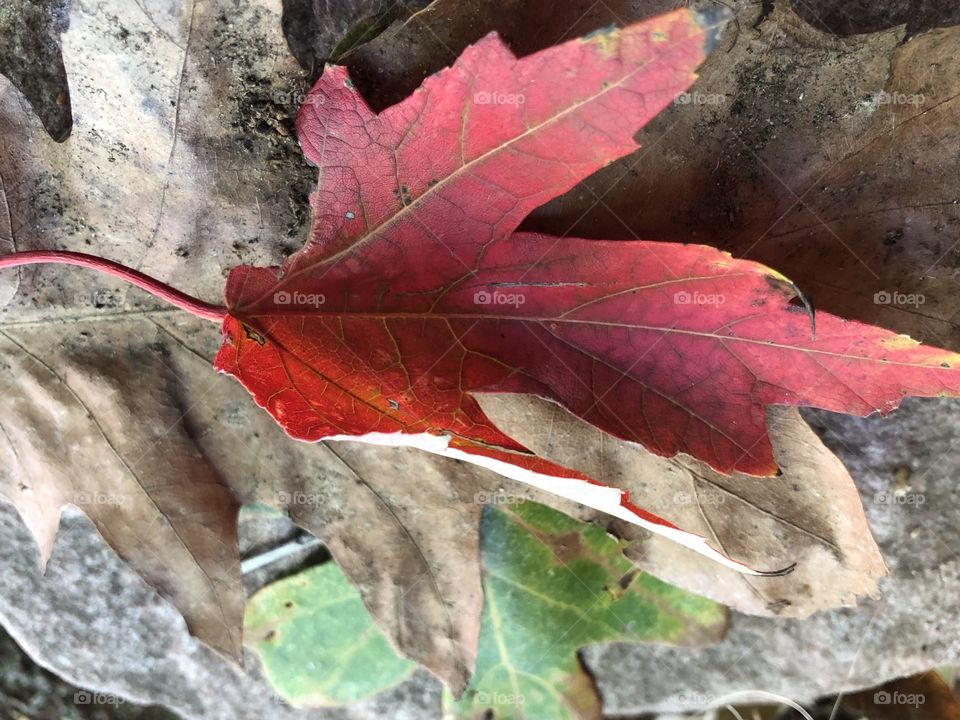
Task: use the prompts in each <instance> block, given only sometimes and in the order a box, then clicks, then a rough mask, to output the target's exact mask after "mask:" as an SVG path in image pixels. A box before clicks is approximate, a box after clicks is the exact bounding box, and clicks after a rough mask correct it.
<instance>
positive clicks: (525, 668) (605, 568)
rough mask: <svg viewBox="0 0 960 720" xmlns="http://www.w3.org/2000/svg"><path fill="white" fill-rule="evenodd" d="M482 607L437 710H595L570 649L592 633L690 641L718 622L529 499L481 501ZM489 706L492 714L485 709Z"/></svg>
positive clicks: (569, 715)
mask: <svg viewBox="0 0 960 720" xmlns="http://www.w3.org/2000/svg"><path fill="white" fill-rule="evenodd" d="M481 538H482V540H481V542H482V554H483V589H484V609H483V622H482V626H481V630H480V644H479V649H478V656H477V668H476V673H475V674H474V677H473V680H472V681H471V683H470V686H469V687H468V689H467V691H466V693H465V694H464V695H463V697H462V698H461V699H460V701H455V700H454V699H453V696H452V695H450V694H449V693H446V695H445V700H444V703H445V706H446V707H445V710H446V713H447V714H446V715H445V716H446V717H455V718H464V719H466V718H470V719H471V720H474V719H477V718H485V719H488V720H489V719H490V718H496V720H514V719H517V720H519V719H520V718H523V719H524V720H541V719H542V720H586V719H587V718H599V717H600V714H601V707H600V698H599V695H598V694H597V691H596V688H595V686H594V684H593V681H592V679H591V678H590V676H589V674H588V673H587V672H586V671H585V670H584V668H583V666H582V665H581V664H580V661H579V659H578V657H577V650H579V649H580V648H582V647H583V646H585V645H589V644H591V643H599V642H631V641H639V642H656V643H669V644H674V645H696V644H705V643H710V642H716V641H718V640H720V639H721V638H722V637H723V634H724V632H725V630H726V624H727V615H726V609H725V608H724V607H723V606H721V605H718V604H716V603H714V602H712V601H709V600H706V599H704V598H701V597H698V596H696V595H692V594H690V593H688V592H685V591H683V590H679V589H677V588H674V587H672V586H670V585H667V584H665V583H663V582H661V581H659V580H657V579H656V578H654V577H653V576H651V575H647V574H643V573H639V572H637V571H634V569H633V568H632V566H631V564H630V562H629V561H628V560H627V559H626V558H624V556H623V554H622V549H623V546H622V544H621V542H620V541H618V540H617V539H615V538H614V537H612V536H610V535H608V534H607V533H606V532H605V531H604V530H603V529H602V528H601V527H599V526H597V525H590V524H585V523H581V522H578V521H576V520H574V519H572V518H570V517H567V516H566V515H563V514H562V513H559V512H557V511H555V510H552V509H550V508H547V507H545V506H543V505H539V504H536V503H530V502H527V503H522V504H517V505H509V506H500V507H496V508H495V507H492V506H488V507H486V508H485V509H484V514H483V521H482V526H481ZM491 711H492V714H491Z"/></svg>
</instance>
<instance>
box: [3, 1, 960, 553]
mask: <svg viewBox="0 0 960 720" xmlns="http://www.w3.org/2000/svg"><path fill="white" fill-rule="evenodd" d="M714 32H715V28H713V27H711V25H710V23H709V22H708V21H705V20H704V18H703V16H701V15H698V14H697V13H694V12H691V11H689V10H680V11H677V12H674V13H671V14H669V15H665V16H662V17H659V18H655V19H653V20H650V21H647V22H644V23H639V24H636V25H631V26H628V27H626V28H624V29H621V30H608V31H603V32H600V33H596V34H594V35H592V36H590V37H588V38H584V39H579V40H574V41H572V42H568V43H565V44H563V45H560V46H558V47H555V48H552V49H549V50H547V51H544V52H541V53H537V54H535V55H532V56H530V57H527V58H523V59H520V60H518V59H516V58H515V57H514V56H513V55H512V54H511V53H510V52H509V50H508V49H507V48H506V47H505V46H504V45H503V44H502V43H501V42H500V40H499V39H498V38H497V37H496V35H490V36H488V37H486V38H484V39H483V40H481V41H480V42H479V43H477V44H476V45H475V46H473V47H470V48H468V49H467V50H466V51H464V53H463V55H461V57H460V58H459V59H458V60H457V62H456V63H455V64H454V65H453V66H452V67H450V68H448V69H446V70H444V71H442V72H440V73H438V74H436V75H434V76H432V77H430V78H429V79H428V80H427V81H426V82H425V83H424V84H423V86H422V87H421V88H420V89H419V90H417V91H416V92H415V93H414V94H413V95H412V96H411V97H409V98H408V99H407V100H405V101H404V102H402V103H400V104H398V105H396V106H394V107H391V108H389V109H387V110H386V111H384V112H383V113H381V114H379V115H377V114H374V113H373V112H372V111H371V110H370V109H369V107H368V106H367V105H366V103H365V102H364V100H363V99H362V97H361V96H360V95H359V94H358V93H357V91H356V90H355V89H354V87H353V85H352V83H351V82H350V80H349V77H348V76H347V73H346V71H345V70H344V69H343V68H340V67H328V68H327V69H326V71H325V72H324V74H323V76H322V77H321V79H320V80H319V81H318V82H317V84H316V85H315V87H314V88H313V89H312V91H311V92H310V94H309V96H308V98H307V100H306V102H305V104H304V106H303V108H302V110H301V112H300V115H299V117H298V129H299V133H300V140H301V144H302V146H303V148H304V151H305V153H306V155H307V157H308V159H309V160H310V161H311V162H313V163H314V164H315V165H316V166H317V167H318V168H319V169H320V178H319V185H318V189H317V192H316V193H315V194H314V195H313V197H312V205H313V211H314V217H313V227H312V230H311V236H310V239H309V241H308V243H307V244H306V246H305V247H304V248H303V249H302V250H301V251H300V252H298V253H296V254H295V255H293V256H292V257H291V258H290V259H289V260H288V261H287V262H286V263H284V265H283V266H282V267H279V268H258V267H250V266H241V267H238V268H235V269H234V270H233V271H232V272H231V274H230V277H229V280H228V283H227V287H226V292H225V297H226V303H227V309H226V310H225V309H223V308H218V307H215V306H210V305H207V304H205V303H200V302H198V301H196V300H193V299H192V298H189V297H186V296H184V295H182V294H181V293H178V292H176V291H173V290H172V289H170V288H167V287H166V286H162V284H161V283H158V282H157V281H155V280H153V279H151V278H148V277H146V276H143V275H141V274H139V273H136V272H134V271H131V270H129V269H126V268H122V267H119V266H116V265H115V264H114V263H111V262H110V261H106V260H103V259H97V258H91V257H90V256H84V255H81V254H75V253H57V252H48V253H20V254H16V255H13V256H8V257H5V258H0V267H7V266H14V265H22V264H27V263H31V262H67V263H73V264H78V265H86V266H89V267H99V268H101V269H104V270H107V271H108V272H112V273H113V274H117V275H121V276H123V277H125V278H126V279H128V280H130V281H131V282H134V283H135V284H137V285H140V286H141V287H145V288H147V289H149V290H151V291H152V292H154V293H156V294H159V295H161V296H163V297H165V298H166V299H167V300H169V301H171V302H173V303H174V304H176V305H178V306H180V307H184V308H186V309H188V310H190V311H191V312H193V313H194V314H198V315H202V316H204V317H209V318H211V319H215V320H217V321H221V320H222V321H223V332H224V336H225V341H224V345H223V347H222V348H221V350H220V352H219V353H218V355H217V358H216V361H215V366H216V368H217V369H219V370H221V371H223V372H226V373H229V374H231V375H233V376H235V377H236V378H237V379H239V380H240V382H241V383H243V385H244V386H245V387H246V388H247V389H248V390H249V391H250V392H251V394H252V395H253V396H254V398H255V399H256V401H257V403H258V404H259V405H261V406H262V407H264V408H266V409H267V410H268V411H269V412H270V413H271V414H272V415H273V416H274V417H275V418H276V420H277V422H278V423H279V424H280V425H281V426H282V427H283V428H284V429H285V430H286V431H287V433H288V434H289V435H291V436H293V437H295V438H298V439H301V440H307V441H318V440H321V439H352V440H362V441H366V442H373V443H382V444H392V445H409V446H414V447H420V448H423V449H426V450H429V451H431V452H435V453H439V454H443V455H447V456H451V457H456V458H460V459H463V460H467V461H470V462H474V463H478V464H481V465H486V466H488V467H491V468H493V469H495V470H496V471H498V472H500V473H501V474H503V475H505V476H508V477H511V478H514V479H517V480H520V481H523V482H527V483H530V484H532V485H535V486H537V487H540V488H542V489H545V490H548V491H550V492H553V493H556V494H558V495H562V496H564V497H567V498H571V499H574V500H577V501H579V502H582V503H583V504H586V505H589V506H591V507H594V508H597V509H600V510H604V511H606V512H608V513H610V514H612V515H615V516H617V517H620V518H622V519H625V520H628V521H630V522H634V523H636V524H638V525H641V526H643V527H647V528H649V529H651V530H654V531H656V532H659V533H662V534H665V535H667V536H669V537H671V538H673V539H675V540H677V541H678V542H681V543H683V544H685V545H687V546H689V547H692V548H694V549H696V550H697V551H699V552H702V553H704V554H706V555H709V556H711V557H713V558H714V559H717V560H718V561H720V562H723V563H724V564H727V565H730V566H732V567H735V568H737V569H740V570H745V571H750V570H749V569H748V568H745V567H744V566H742V565H740V564H739V563H737V562H735V561H732V560H730V559H728V558H726V557H725V556H724V555H722V554H721V553H719V552H718V551H716V550H714V549H713V548H712V547H710V546H709V545H708V544H707V543H706V541H705V540H704V539H703V538H700V537H698V536H695V535H691V534H689V533H685V532H683V531H682V530H680V529H679V528H676V527H675V526H673V525H671V524H670V523H668V522H666V521H664V520H662V519H660V518H658V517H656V516H654V515H651V514H650V513H647V512H645V511H643V510H641V509H640V508H638V507H637V506H635V505H633V504H631V503H630V501H629V499H628V498H627V497H626V494H625V493H622V492H621V491H620V490H618V489H616V488H610V487H604V486H601V485H599V484H598V483H596V482H594V481H592V480H591V479H590V478H588V477H586V476H585V475H582V474H581V473H578V472H576V471H573V470H570V469H568V468H564V467H561V466H559V465H557V464H555V463H552V462H550V461H549V460H546V459H544V458H541V457H538V456H536V455H534V454H533V453H531V452H529V451H528V450H527V449H526V448H524V447H523V446H522V445H520V444H519V443H517V442H515V441H514V440H512V439H511V438H510V437H508V436H507V435H505V434H504V433H503V432H501V431H500V430H499V429H498V428H497V427H496V426H495V425H494V424H493V423H492V422H491V421H490V420H489V419H488V418H487V417H486V416H485V415H484V413H483V412H482V410H481V409H480V406H479V404H478V403H477V401H476V399H475V397H474V396H475V395H476V394H477V393H481V392H516V393H533V394H537V395H540V396H542V397H545V398H548V399H550V400H553V401H555V402H557V403H560V404H561V405H563V406H564V407H566V408H567V409H569V410H570V411H571V412H573V413H575V414H577V415H579V416H580V417H582V418H584V419H585V420H587V421H589V422H591V423H593V424H594V425H596V426H597V427H599V428H601V429H602V430H604V431H606V432H608V433H610V434H612V435H615V436H617V437H620V438H623V439H626V440H632V441H635V442H639V443H642V444H643V445H644V446H646V447H647V448H649V449H650V450H651V451H653V452H655V453H658V454H660V455H664V456H672V455H675V454H677V453H680V452H683V453H687V454H689V455H691V456H694V457H696V458H698V459H700V460H703V461H704V462H706V463H708V464H709V465H711V466H712V467H713V468H715V469H717V470H720V471H722V472H730V471H733V470H739V471H742V472H746V473H751V474H755V475H770V474H773V473H775V472H776V469H777V468H776V463H775V461H774V458H773V454H772V450H771V445H770V441H769V438H768V436H767V430H766V426H765V422H764V420H765V408H766V406H768V405H772V404H783V405H807V406H815V407H820V408H826V409H829V410H834V411H837V412H844V413H852V414H857V415H862V416H865V415H868V414H871V413H874V412H881V413H886V412H888V411H890V410H891V409H893V408H894V407H896V406H897V405H898V404H899V402H900V400H901V398H902V397H904V396H907V395H918V396H931V395H946V394H949V395H955V394H957V393H958V391H960V372H958V370H957V367H958V364H960V356H958V355H956V354H954V353H949V352H946V351H943V350H938V349H934V348H929V347H924V346H921V345H919V344H917V343H916V342H914V341H913V340H910V339H909V338H906V337H905V336H900V335H895V334H893V333H890V332H887V331H885V330H882V329H879V328H875V327H871V326H868V325H863V324H859V323H854V322H846V321H844V320H842V319H840V318H837V317H833V316H830V315H825V314H818V315H817V317H816V332H815V333H814V332H813V323H812V320H813V314H812V310H810V309H809V308H807V307H804V306H803V305H802V304H797V303H795V302H794V301H795V300H797V297H798V294H797V293H796V290H795V288H794V287H793V285H792V284H791V283H790V282H789V281H788V280H786V278H784V277H783V276H781V275H780V274H778V273H777V272H775V271H773V270H771V269H769V268H766V267H764V266H761V265H758V264H756V263H752V262H748V261H743V260H734V259H732V258H731V257H730V256H729V255H726V254H724V253H721V252H719V251H717V250H714V249H711V248H708V247H703V246H694V245H674V244H665V243H655V242H641V241H597V240H583V239H578V238H567V237H549V236H545V235H539V234H532V233H517V232H516V228H517V226H518V225H519V223H520V222H521V220H523V218H524V217H525V216H526V215H527V214H528V213H529V212H530V211H531V210H533V209H534V208H536V207H537V206H539V205H541V204H543V203H544V202H546V201H548V200H550V199H551V198H553V197H555V196H557V195H559V194H561V193H563V192H565V191H566V190H568V189H570V188H571V187H573V186H574V185H575V184H577V183H578V182H579V181H580V180H582V179H583V178H584V177H586V176H587V175H589V174H590V173H592V172H594V171H596V170H597V169H599V168H600V167H602V166H603V165H605V164H606V163H609V162H611V161H612V160H614V159H616V158H619V157H621V156H623V155H625V154H627V153H629V152H631V151H633V150H635V149H636V143H635V142H634V140H633V135H634V133H635V132H636V131H637V130H638V129H639V128H640V127H641V126H642V125H643V124H644V123H646V122H647V121H648V120H650V119H651V118H652V117H653V116H654V115H656V114H657V113H658V112H659V111H660V110H662V109H663V108H664V107H665V106H666V105H668V104H669V103H670V102H671V101H672V100H673V99H674V98H675V97H676V96H677V95H678V94H679V93H681V92H683V91H684V90H685V89H686V88H687V87H688V86H689V85H690V84H691V83H692V82H693V80H694V78H695V75H694V69H695V68H696V67H697V65H698V64H699V63H700V62H701V61H702V59H703V57H704V53H705V52H706V50H707V48H708V46H709V45H710V44H711V42H712V36H713V34H714ZM750 572H752V571H750Z"/></svg>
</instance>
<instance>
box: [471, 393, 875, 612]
mask: <svg viewBox="0 0 960 720" xmlns="http://www.w3.org/2000/svg"><path fill="white" fill-rule="evenodd" d="M480 403H481V406H482V407H483V410H484V412H485V413H487V415H488V417H490V418H491V419H492V420H493V421H494V422H495V423H497V425H498V426H499V427H503V428H506V429H507V430H506V431H507V432H510V433H511V434H512V436H513V437H516V438H518V439H519V440H520V442H521V443H523V444H524V445H525V446H527V447H528V448H530V449H531V450H533V451H534V452H536V453H538V454H541V455H543V456H545V457H548V458H550V459H552V460H554V461H556V462H559V463H563V464H564V465H567V466H568V467H572V468H575V469H577V470H580V471H582V472H585V473H588V474H589V475H590V477H593V478H596V479H597V480H599V481H600V482H602V483H605V484H609V485H613V486H615V487H619V488H622V489H624V490H627V491H629V492H630V496H631V498H634V499H635V500H636V501H638V502H640V503H641V504H642V505H643V507H649V508H651V512H654V513H657V514H658V515H660V516H661V517H664V518H666V519H667V520H670V521H671V522H673V523H675V524H677V525H679V526H680V527H683V528H690V529H691V530H692V532H695V533H697V534H699V535H702V536H704V537H706V538H708V539H710V540H711V541H712V542H714V543H716V545H717V547H719V548H722V549H723V550H724V552H726V553H728V554H729V555H730V556H731V557H735V558H738V559H743V560H744V561H745V562H748V563H750V564H751V566H752V567H759V568H763V569H770V570H773V569H777V568H782V567H786V566H788V565H792V564H794V563H796V565H797V567H796V569H795V570H794V572H792V573H791V574H789V575H786V576H783V577H770V578H757V577H748V576H745V575H741V574H739V573H737V572H733V571H730V570H727V569H726V568H713V567H711V565H712V563H710V562H709V561H705V560H704V559H703V558H700V557H697V555H696V553H693V552H691V551H690V550H687V549H686V548H681V547H679V546H677V545H676V543H671V542H668V541H667V542H665V541H663V540H662V539H661V538H658V537H654V536H653V535H651V534H650V533H646V532H644V531H643V530H640V529H639V528H635V527H630V526H628V524H626V523H622V522H620V521H610V520H609V519H608V518H605V517H602V516H601V515H600V514H599V513H595V512H593V511H586V514H580V515H579V516H580V517H581V518H584V519H587V518H589V519H592V520H596V521H597V522H601V523H608V524H610V525H611V527H612V528H613V529H614V532H615V534H617V535H618V536H620V537H623V538H626V539H630V540H634V542H633V543H632V544H631V546H630V547H629V548H628V550H627V556H628V557H631V558H632V559H633V560H635V562H636V563H637V565H639V566H640V567H641V568H643V569H644V570H646V571H648V572H650V573H652V574H654V575H656V576H657V577H659V578H661V579H663V580H665V581H667V582H669V583H672V584H674V585H678V586H680V587H682V588H685V589H687V590H691V591H693V592H696V593H699V594H701V595H705V596H706V597H710V598H712V599H714V600H717V601H719V602H722V603H724V604H726V605H729V606H731V607H733V608H736V609H737V610H740V611H741V612H748V613H751V614H754V615H782V616H785V617H806V616H808V615H810V614H811V613H812V612H814V611H816V610H822V609H826V608H832V607H837V606H839V605H851V604H855V603H856V600H857V598H858V597H860V596H864V595H874V594H876V592H877V580H878V578H880V577H882V576H884V575H885V574H886V566H885V565H884V563H883V558H882V557H881V555H880V550H879V548H878V547H877V545H876V542H874V540H873V537H872V535H871V534H870V528H869V527H868V526H867V521H866V518H865V516H864V513H863V506H862V505H861V503H860V496H859V494H858V493H857V488H856V486H855V485H854V483H853V479H852V478H851V477H850V474H849V473H848V472H847V470H846V468H844V467H843V464H842V463H841V462H840V460H839V459H837V457H836V456H835V455H834V454H833V453H832V452H830V451H829V450H828V449H827V448H826V447H825V446H824V445H823V443H822V442H820V439H819V438H818V437H817V436H816V435H815V434H814V432H813V431H812V430H811V429H810V428H809V426H808V425H807V424H806V422H804V420H803V418H801V417H800V413H799V412H798V411H797V410H796V409H794V408H784V407H772V408H770V410H769V411H768V414H767V426H768V428H769V431H770V436H771V437H772V438H773V443H774V454H775V456H776V458H777V463H778V464H779V466H780V468H781V469H782V475H780V476H778V477H772V478H759V477H753V476H749V475H743V474H740V473H735V474H733V475H732V476H729V477H728V476H724V475H721V474H719V473H717V472H714V471H713V470H711V469H710V468H709V467H707V466H706V465H704V464H703V463H701V462H698V461H696V460H694V459H692V458H689V457H686V456H683V455H680V456H677V457H676V458H663V457H659V456H656V455H653V454H652V453H649V452H647V450H646V449H644V448H643V446H641V445H638V444H636V443H631V442H626V441H624V440H619V439H617V438H613V437H610V436H609V435H605V434H603V433H602V432H600V431H599V430H597V429H596V428H594V427H592V426H590V425H588V424H587V423H585V422H583V421H582V420H580V419H579V418H577V417H576V416H574V415H571V414H570V413H568V412H566V411H565V410H564V409H563V408H561V407H560V406H558V405H556V404H554V403H551V402H547V401H546V400H541V399H539V398H534V397H522V396H515V395H482V396H480Z"/></svg>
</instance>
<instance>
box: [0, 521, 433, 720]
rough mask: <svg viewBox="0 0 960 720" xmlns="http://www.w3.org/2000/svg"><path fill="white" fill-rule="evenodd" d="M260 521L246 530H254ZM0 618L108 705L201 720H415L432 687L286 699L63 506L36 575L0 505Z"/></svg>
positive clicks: (41, 657) (424, 712) (27, 545)
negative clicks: (311, 703)
mask: <svg viewBox="0 0 960 720" xmlns="http://www.w3.org/2000/svg"><path fill="white" fill-rule="evenodd" d="M260 533H262V527H261V528H258V529H257V531H256V532H255V533H252V534H256V535H258V537H259V536H260ZM0 575H2V576H3V578H4V582H3V585H2V589H0V623H2V624H3V626H4V627H5V628H6V629H7V631H8V632H9V633H10V635H11V636H12V637H13V638H14V639H15V640H16V641H17V643H18V644H19V645H20V646H21V647H22V648H23V649H24V650H25V651H26V652H27V653H28V654H29V655H30V657H31V658H33V660H35V661H36V662H37V663H38V664H40V665H41V666H42V667H44V668H47V669H48V670H50V671H52V672H54V673H56V674H57V675H59V676H61V677H63V678H64V679H66V680H67V681H69V682H70V683H72V684H74V685H77V686H79V687H81V688H86V689H87V690H89V691H91V693H94V694H95V695H94V698H96V699H99V700H100V701H102V702H104V703H109V702H111V701H113V700H114V699H115V698H122V699H125V700H127V701H130V702H134V703H139V704H142V705H151V704H152V705H162V706H164V707H166V708H169V709H170V710H172V711H174V712H175V713H177V714H178V715H180V716H181V717H183V718H189V719H193V718H196V719H198V720H199V719H201V718H202V719H203V720H241V719H243V718H250V719H251V720H253V719H259V718H270V719H271V720H321V719H322V720H334V719H336V720H364V719H366V718H384V717H389V718H395V719H396V720H425V719H426V718H434V717H436V716H437V714H438V711H437V710H436V709H437V708H439V702H440V700H439V697H440V696H439V692H440V690H439V684H438V683H437V682H436V681H433V680H430V679H429V678H428V677H427V676H426V673H423V672H422V671H421V672H420V673H418V674H416V675H414V676H413V677H412V678H411V679H410V680H408V681H407V682H406V683H404V684H402V685H400V686H398V687H397V688H394V689H393V690H390V691H387V692H385V693H383V694H381V695H379V696H377V697H376V698H374V699H372V700H370V701H367V702H365V703H361V704H359V705H357V706H356V707H352V708H347V709H330V710H296V709H293V708H290V707H288V706H286V705H285V704H284V703H283V702H282V701H280V700H279V699H278V698H277V697H276V696H275V695H274V693H273V692H272V690H271V689H270V686H269V685H268V684H267V682H266V681H265V680H264V679H263V677H262V676H261V675H260V673H259V672H258V668H257V660H256V658H255V657H254V656H252V655H250V654H248V655H247V657H246V663H245V664H246V668H245V670H242V669H241V668H239V667H237V666H236V665H234V664H233V663H231V662H230V661H228V660H226V659H224V658H223V657H222V656H220V655H218V654H217V653H215V652H214V651H212V650H210V649H209V648H207V647H205V646H204V645H202V644H201V643H199V642H198V641H197V640H196V639H194V638H193V637H191V636H190V634H189V633H188V632H187V628H186V625H185V623H184V621H183V619H182V617H181V616H180V615H179V614H178V613H177V611H176V610H175V609H174V608H173V607H172V606H171V605H170V604H169V603H167V602H166V601H165V600H163V599H162V598H161V597H160V596H159V595H158V594H157V593H156V592H155V591H154V590H152V589H151V588H149V587H148V586H147V585H145V584H144V583H143V581H142V580H140V578H139V577H138V576H137V575H136V574H135V573H134V572H133V571H132V570H130V569H129V568H128V567H127V566H126V565H125V564H124V563H123V562H122V561H121V560H120V559H119V558H118V557H117V556H116V555H115V554H114V553H113V552H112V551H111V550H110V549H109V548H107V546H106V545H105V544H104V543H103V541H102V540H101V538H100V536H99V535H98V534H97V533H96V531H95V530H94V528H93V525H92V524H91V523H90V521H89V520H87V519H86V517H85V516H83V515H81V514H80V513H79V512H78V511H74V510H68V511H66V512H64V514H63V517H62V521H61V526H60V533H59V535H58V537H57V543H56V546H55V548H54V551H53V556H52V557H51V559H50V563H49V565H48V566H47V571H46V574H44V573H42V572H41V571H40V569H39V567H38V564H37V549H36V544H35V543H34V541H33V539H32V538H31V537H30V535H29V533H28V532H27V529H26V528H25V527H24V526H23V525H22V523H21V522H20V521H19V519H18V517H17V515H16V512H15V511H14V510H13V509H12V508H11V507H10V506H9V505H6V504H3V505H2V506H0Z"/></svg>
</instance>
